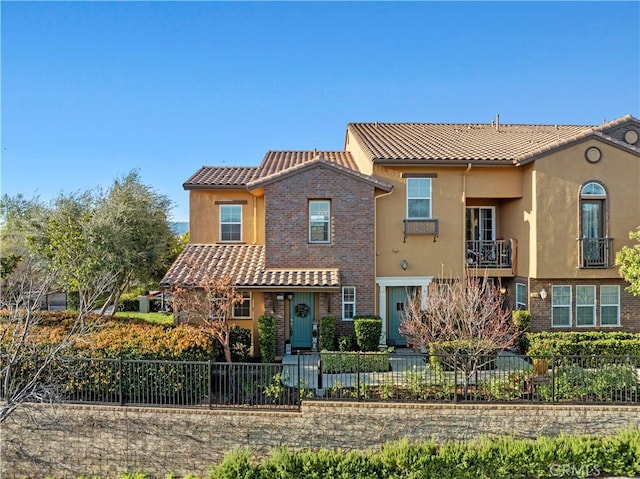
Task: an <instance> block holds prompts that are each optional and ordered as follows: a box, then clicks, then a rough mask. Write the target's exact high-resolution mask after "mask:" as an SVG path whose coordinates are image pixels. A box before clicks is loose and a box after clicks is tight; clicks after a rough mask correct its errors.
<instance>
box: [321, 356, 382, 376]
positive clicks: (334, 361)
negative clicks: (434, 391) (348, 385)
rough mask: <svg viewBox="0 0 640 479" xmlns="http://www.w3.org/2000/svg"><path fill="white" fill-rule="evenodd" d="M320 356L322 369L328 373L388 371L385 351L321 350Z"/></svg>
mask: <svg viewBox="0 0 640 479" xmlns="http://www.w3.org/2000/svg"><path fill="white" fill-rule="evenodd" d="M320 356H321V358H322V371H323V372H325V373H328V374H337V373H357V372H361V373H373V372H387V371H389V353H388V352H387V351H383V352H368V353H352V352H340V353H339V352H329V351H322V352H321V353H320Z"/></svg>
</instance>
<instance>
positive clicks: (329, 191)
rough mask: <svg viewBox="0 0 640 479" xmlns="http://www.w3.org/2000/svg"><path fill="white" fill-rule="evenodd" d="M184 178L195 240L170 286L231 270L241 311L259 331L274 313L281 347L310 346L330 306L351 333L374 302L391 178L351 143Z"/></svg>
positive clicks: (237, 313)
mask: <svg viewBox="0 0 640 479" xmlns="http://www.w3.org/2000/svg"><path fill="white" fill-rule="evenodd" d="M184 188H185V189H187V190H189V192H190V244H189V245H188V246H187V247H186V249H185V251H184V252H183V253H182V254H181V255H180V256H179V258H178V259H177V260H176V262H175V263H174V264H173V265H172V267H171V268H170V270H169V271H168V272H167V274H166V276H165V278H164V279H163V280H162V283H161V286H162V287H164V288H167V287H170V286H171V285H173V284H176V283H178V284H185V283H186V284H194V283H196V281H195V280H196V279H197V277H198V276H199V275H202V274H204V273H205V272H206V273H207V274H212V275H226V274H228V275H230V276H231V277H232V278H233V280H234V281H235V283H236V285H237V288H238V291H240V292H242V293H243V294H244V297H245V301H244V303H243V304H241V305H238V306H237V307H235V308H234V310H233V313H232V317H233V321H234V322H235V323H236V324H238V325H239V326H241V327H244V328H248V329H251V330H252V331H253V337H254V339H255V338H256V334H257V320H258V318H259V317H260V315H262V314H273V315H274V316H275V318H276V327H277V348H276V349H277V353H278V354H283V353H284V352H285V345H286V344H290V345H291V348H293V349H305V348H311V346H312V337H313V328H314V324H317V320H318V319H319V318H320V317H322V316H323V315H325V314H333V315H335V316H336V317H338V318H340V321H339V324H338V332H339V333H349V332H352V322H353V317H354V315H355V314H357V313H358V312H363V313H364V312H366V313H373V312H374V311H375V308H376V305H375V301H376V297H377V295H376V290H375V247H374V243H375V235H374V231H375V224H374V223H375V214H374V209H373V205H374V201H375V198H376V197H377V196H378V195H381V194H386V193H388V192H390V191H391V185H390V184H389V183H387V182H385V181H381V180H379V179H376V178H375V177H373V176H371V175H365V174H363V173H361V172H359V171H358V169H357V167H356V165H355V163H354V161H353V158H352V157H351V155H350V154H349V153H348V152H344V151H338V152H330V151H324V152H317V151H284V152H283V151H279V152H276V151H272V152H269V153H267V154H266V156H265V158H264V161H263V162H262V164H261V165H260V166H259V167H257V168H255V167H253V168H251V167H249V168H225V167H203V168H201V169H199V170H198V171H197V172H196V173H195V174H194V175H193V176H192V177H191V178H189V179H188V180H187V181H186V182H185V183H184ZM356 305H357V306H356ZM356 308H357V309H356ZM255 346H257V342H256V341H254V350H255Z"/></svg>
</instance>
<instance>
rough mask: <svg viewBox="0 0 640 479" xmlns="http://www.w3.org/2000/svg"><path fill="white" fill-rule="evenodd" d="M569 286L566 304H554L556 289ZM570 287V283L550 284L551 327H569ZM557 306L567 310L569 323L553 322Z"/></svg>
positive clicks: (570, 322) (570, 320)
mask: <svg viewBox="0 0 640 479" xmlns="http://www.w3.org/2000/svg"><path fill="white" fill-rule="evenodd" d="M566 288H569V302H568V304H556V303H555V302H556V291H560V290H561V289H566ZM572 299H573V298H572V288H571V286H570V285H556V286H551V327H552V328H570V327H571V325H572V324H573V323H572V314H571V312H572V308H571V302H572ZM558 308H563V309H566V310H567V311H569V324H555V311H556V309H558Z"/></svg>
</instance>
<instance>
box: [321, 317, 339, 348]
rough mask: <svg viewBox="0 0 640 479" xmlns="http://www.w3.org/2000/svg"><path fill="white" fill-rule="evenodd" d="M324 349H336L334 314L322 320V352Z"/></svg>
mask: <svg viewBox="0 0 640 479" xmlns="http://www.w3.org/2000/svg"><path fill="white" fill-rule="evenodd" d="M323 349H326V350H327V351H333V350H335V349H336V317H335V316H334V315H332V314H327V315H326V316H323V317H322V318H320V350H321V351H322V350H323Z"/></svg>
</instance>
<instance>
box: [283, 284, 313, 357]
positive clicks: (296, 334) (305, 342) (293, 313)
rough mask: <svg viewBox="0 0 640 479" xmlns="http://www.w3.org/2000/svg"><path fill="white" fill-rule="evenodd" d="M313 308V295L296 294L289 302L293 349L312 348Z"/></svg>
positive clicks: (290, 333)
mask: <svg viewBox="0 0 640 479" xmlns="http://www.w3.org/2000/svg"><path fill="white" fill-rule="evenodd" d="M313 307H314V294H313V293H294V295H293V299H292V300H291V301H290V302H289V317H290V318H291V322H290V329H289V336H290V339H291V347H292V348H311V335H312V329H313Z"/></svg>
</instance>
